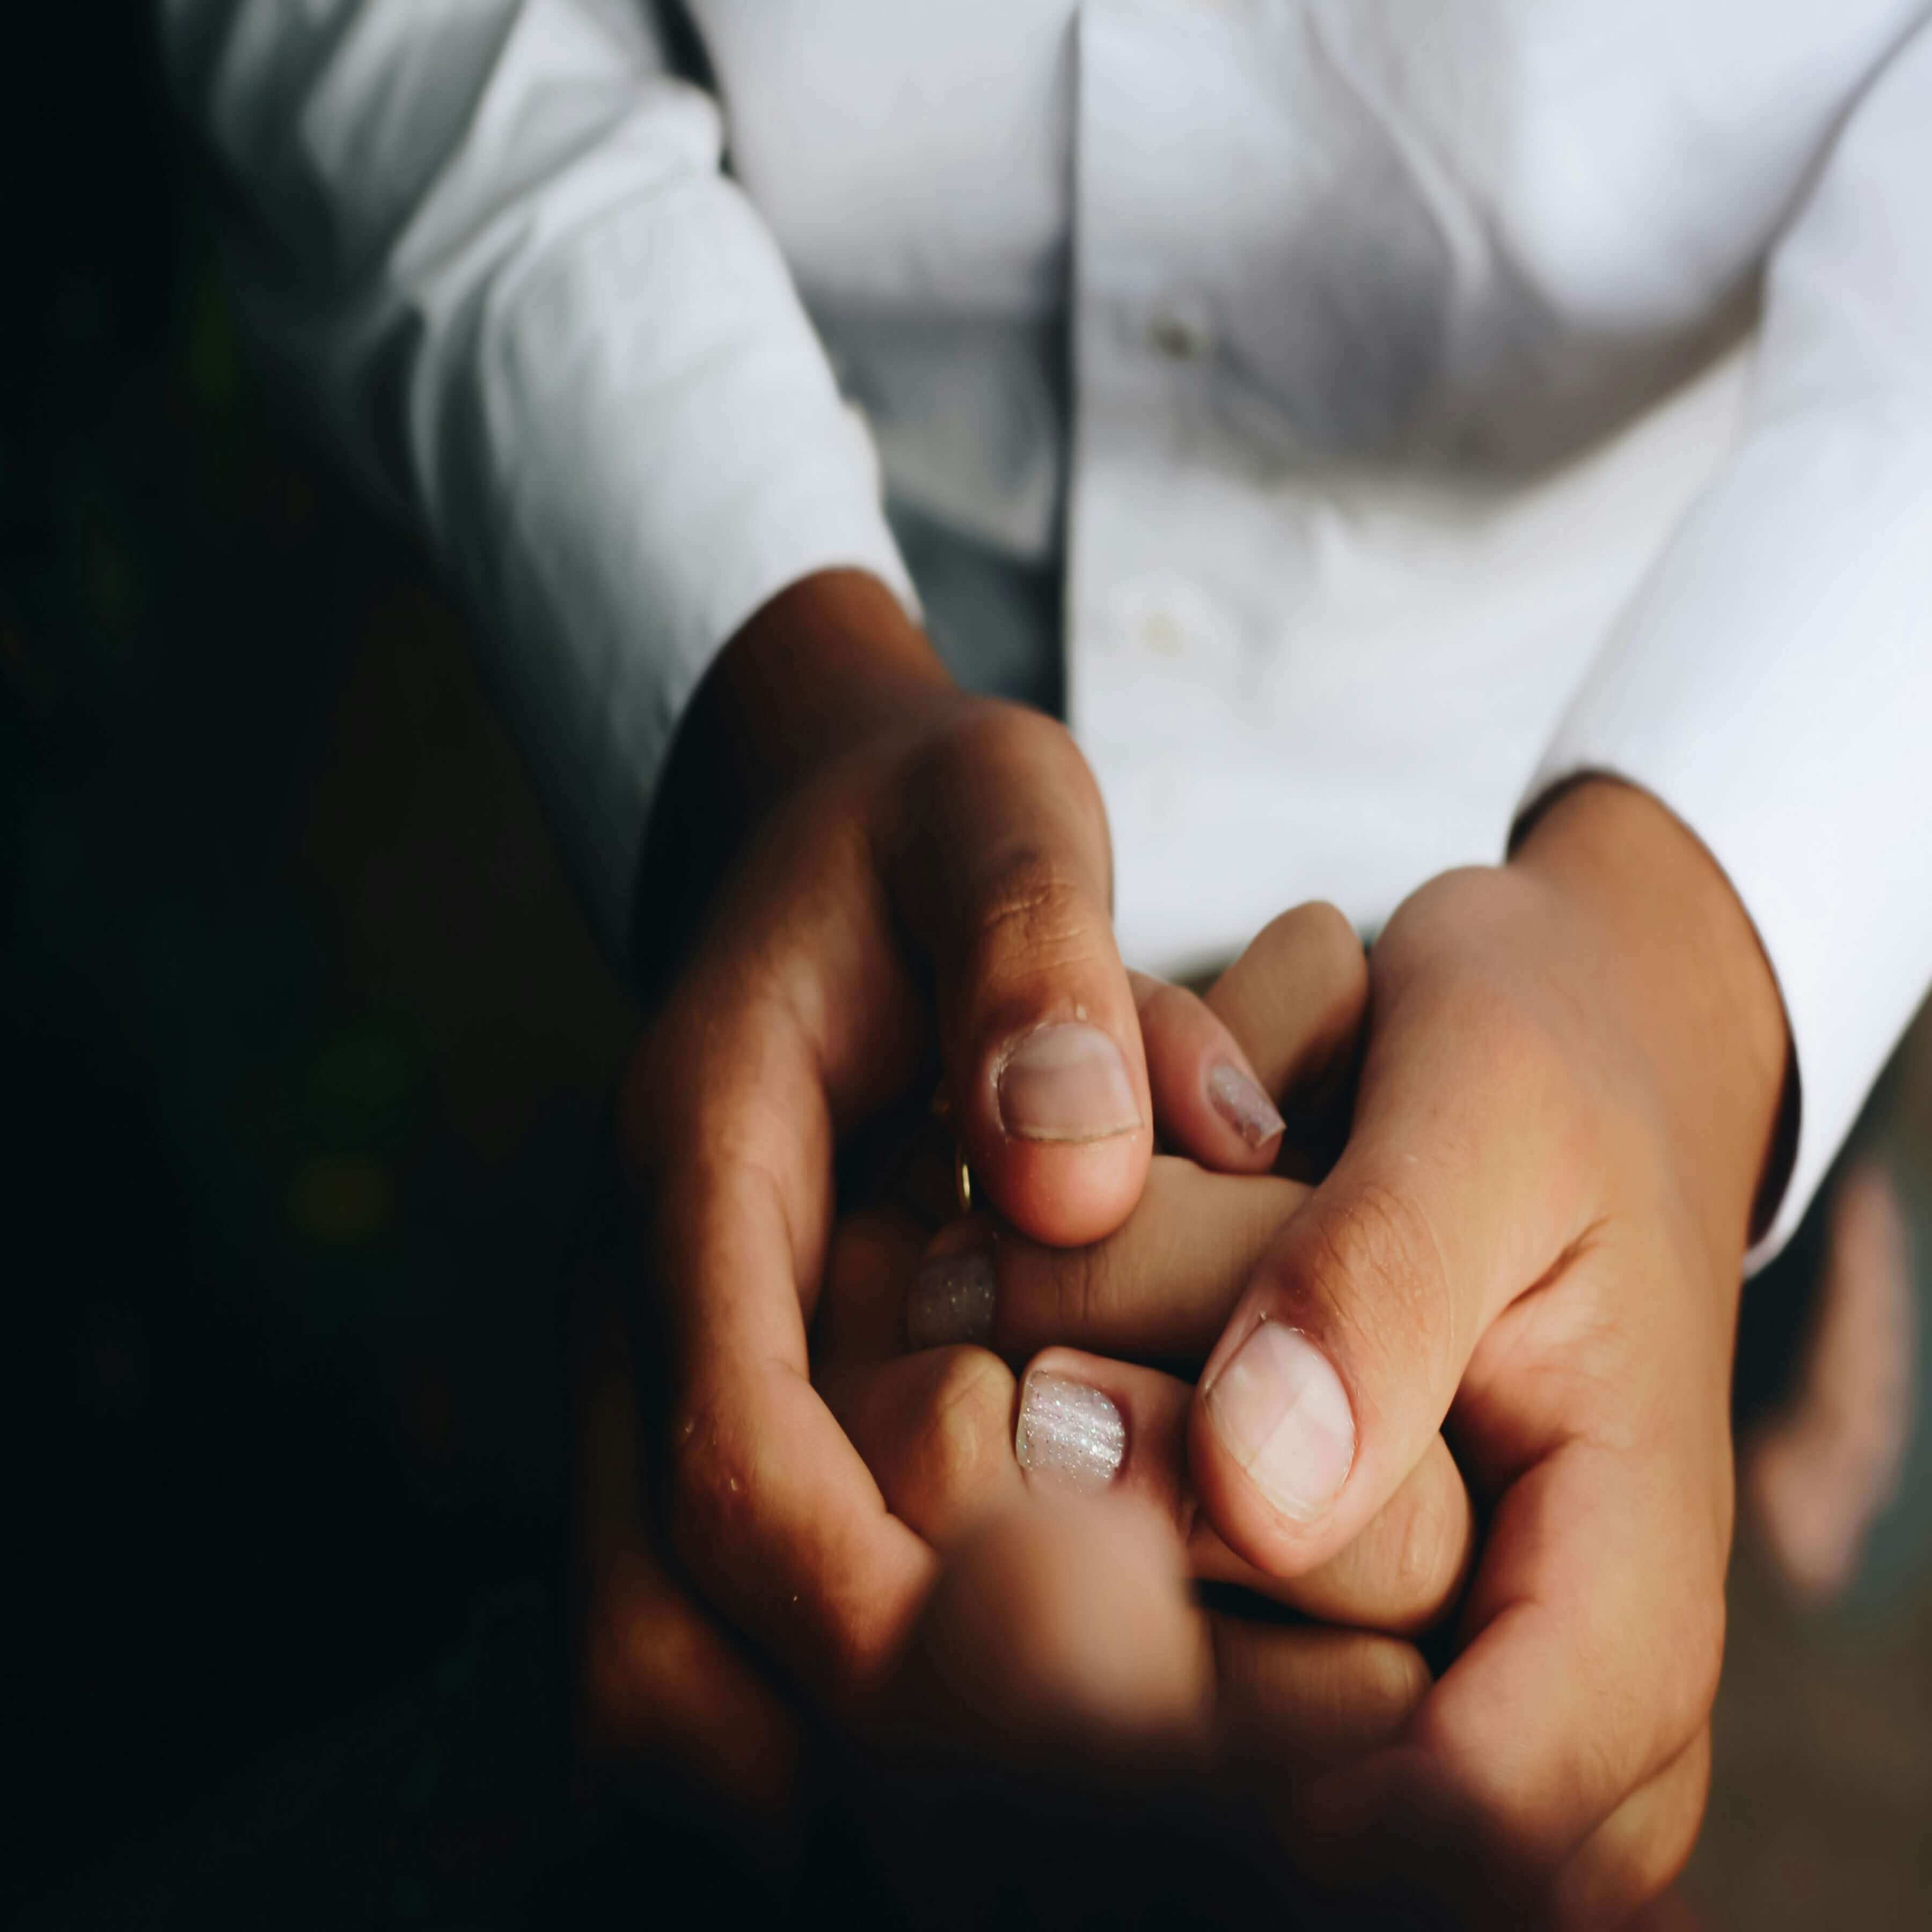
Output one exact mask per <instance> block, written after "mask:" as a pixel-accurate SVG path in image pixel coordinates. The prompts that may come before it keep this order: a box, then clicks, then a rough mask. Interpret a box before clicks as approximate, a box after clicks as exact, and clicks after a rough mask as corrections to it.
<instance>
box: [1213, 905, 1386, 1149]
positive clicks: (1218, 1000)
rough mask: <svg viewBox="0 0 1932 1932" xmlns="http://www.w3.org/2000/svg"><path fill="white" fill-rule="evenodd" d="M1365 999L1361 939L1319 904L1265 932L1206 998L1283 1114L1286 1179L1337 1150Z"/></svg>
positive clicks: (1290, 914) (1338, 916) (1277, 921)
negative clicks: (1284, 1123)
mask: <svg viewBox="0 0 1932 1932" xmlns="http://www.w3.org/2000/svg"><path fill="white" fill-rule="evenodd" d="M1368 999H1369V976H1368V965H1367V959H1366V957H1365V956H1364V953H1363V950H1362V942H1361V938H1360V937H1359V936H1358V935H1357V933H1356V932H1355V928H1354V927H1353V926H1351V925H1350V924H1349V921H1348V919H1347V918H1346V916H1345V915H1344V914H1343V913H1341V912H1340V911H1338V910H1337V909H1336V907H1334V906H1332V905H1328V904H1323V903H1322V902H1320V901H1315V902H1311V903H1310V904H1307V905H1301V906H1297V907H1295V908H1294V910H1292V911H1290V912H1285V913H1283V914H1282V915H1281V916H1280V917H1279V918H1278V919H1274V920H1272V921H1271V922H1270V923H1269V924H1268V925H1267V926H1264V927H1263V928H1262V930H1261V932H1259V933H1258V934H1257V935H1256V936H1255V938H1254V939H1253V941H1251V942H1250V944H1249V946H1248V947H1247V950H1246V951H1245V952H1244V953H1242V955H1241V957H1240V959H1238V960H1236V961H1235V963H1234V965H1232V966H1230V967H1229V968H1228V970H1227V971H1226V972H1225V973H1223V974H1222V976H1221V977H1220V979H1219V980H1217V982H1216V983H1215V984H1214V987H1213V988H1212V989H1211V991H1210V992H1209V993H1208V997H1207V1004H1208V1009H1209V1010H1210V1011H1211V1013H1213V1014H1214V1016H1215V1017H1216V1018H1217V1019H1220V1021H1222V1022H1223V1023H1224V1024H1225V1025H1226V1027H1227V1028H1228V1031H1229V1033H1230V1034H1232V1036H1233V1037H1234V1038H1235V1040H1237V1041H1238V1043H1240V1044H1241V1046H1242V1047H1243V1049H1245V1051H1246V1052H1247V1056H1248V1059H1249V1061H1250V1065H1251V1067H1252V1068H1253V1072H1254V1073H1255V1076H1256V1079H1258V1080H1259V1082H1261V1084H1262V1086H1263V1087H1264V1088H1266V1090H1267V1091H1268V1093H1269V1094H1271V1095H1273V1096H1274V1099H1275V1100H1276V1102H1277V1103H1278V1105H1279V1106H1280V1109H1281V1111H1282V1113H1283V1116H1284V1117H1285V1121H1286V1131H1285V1132H1284V1133H1283V1138H1282V1141H1281V1160H1282V1168H1281V1171H1282V1172H1284V1173H1287V1174H1292V1175H1295V1176H1296V1177H1297V1178H1305V1179H1313V1178H1316V1177H1317V1176H1318V1175H1320V1174H1322V1172H1325V1171H1326V1169H1327V1168H1328V1166H1330V1164H1331V1163H1332V1162H1333V1160H1334V1157H1335V1155H1336V1154H1337V1152H1339V1151H1340V1147H1341V1143H1342V1138H1343V1135H1344V1134H1345V1133H1346V1132H1347V1130H1348V1124H1349V1099H1350V1096H1351V1091H1352V1086H1353V1084H1354V1075H1355V1064H1356V1061H1357V1058H1358V1052H1359V1049H1360V1046H1361V1034H1362V1028H1363V1024H1364V1021H1365V1019H1366V1018H1367V1013H1368Z"/></svg>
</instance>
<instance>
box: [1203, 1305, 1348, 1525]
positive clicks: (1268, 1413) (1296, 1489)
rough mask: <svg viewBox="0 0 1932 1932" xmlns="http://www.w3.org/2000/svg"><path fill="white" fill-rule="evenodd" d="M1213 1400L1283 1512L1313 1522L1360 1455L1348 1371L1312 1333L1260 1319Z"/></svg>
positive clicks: (1241, 1456)
mask: <svg viewBox="0 0 1932 1932" xmlns="http://www.w3.org/2000/svg"><path fill="white" fill-rule="evenodd" d="M1207 1402H1208V1420H1209V1421H1211V1422H1212V1423H1213V1424H1214V1433H1216V1434H1217V1436H1220V1439H1221V1440H1222V1442H1223V1445H1225V1446H1226V1448H1227V1451H1228V1453H1229V1455H1231V1456H1232V1457H1234V1459H1235V1461H1236V1462H1237V1463H1240V1465H1241V1467H1242V1468H1243V1469H1245V1470H1247V1472H1248V1474H1249V1475H1250V1476H1251V1477H1252V1478H1253V1479H1254V1482H1255V1485H1256V1487H1257V1488H1258V1489H1259V1490H1260V1491H1261V1492H1262V1494H1263V1495H1264V1496H1266V1497H1267V1498H1268V1501H1269V1502H1271V1503H1273V1504H1274V1506H1275V1508H1277V1509H1278V1510H1280V1511H1281V1513H1282V1514H1283V1515H1284V1516H1286V1517H1292V1518H1293V1519H1294V1520H1295V1522H1297V1523H1310V1522H1313V1520H1314V1519H1315V1518H1316V1517H1319V1515H1321V1514H1322V1511H1324V1510H1325V1509H1327V1508H1328V1505H1330V1504H1331V1503H1332V1502H1334V1500H1335V1499H1336V1498H1337V1496H1340V1494H1341V1493H1342V1485H1343V1484H1344V1483H1346V1481H1348V1480H1349V1467H1350V1466H1351V1465H1352V1463H1354V1461H1355V1417H1354V1416H1353V1415H1352V1414H1351V1413H1350V1412H1349V1398H1348V1396H1347V1394H1346V1393H1345V1392H1344V1391H1343V1387H1342V1381H1341V1378H1340V1376H1337V1374H1336V1373H1335V1371H1334V1368H1333V1367H1331V1365H1330V1364H1329V1361H1328V1357H1327V1356H1325V1355H1323V1354H1322V1352H1321V1350H1320V1349H1318V1348H1316V1346H1315V1345H1314V1344H1313V1343H1312V1342H1310V1340H1308V1338H1307V1337H1306V1336H1305V1335H1303V1334H1300V1333H1299V1332H1298V1331H1296V1330H1295V1329H1293V1328H1283V1326H1282V1325H1281V1324H1280V1322H1262V1323H1261V1324H1260V1325H1259V1327H1257V1328H1256V1330H1255V1331H1254V1333H1253V1334H1252V1335H1250V1337H1248V1339H1247V1340H1246V1341H1245V1342H1244V1343H1242V1344H1241V1347H1240V1348H1239V1349H1237V1350H1236V1351H1235V1356H1234V1359H1233V1360H1232V1361H1230V1362H1229V1364H1228V1365H1227V1367H1226V1368H1224V1369H1223V1370H1222V1371H1221V1373H1220V1374H1219V1375H1218V1376H1216V1377H1215V1378H1214V1385H1213V1386H1212V1387H1211V1388H1209V1390H1208V1395H1207Z"/></svg>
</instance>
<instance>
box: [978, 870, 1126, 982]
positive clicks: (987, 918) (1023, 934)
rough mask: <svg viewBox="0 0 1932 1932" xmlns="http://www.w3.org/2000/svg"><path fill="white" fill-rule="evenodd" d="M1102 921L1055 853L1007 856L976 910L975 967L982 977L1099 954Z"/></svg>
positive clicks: (1081, 888)
mask: <svg viewBox="0 0 1932 1932" xmlns="http://www.w3.org/2000/svg"><path fill="white" fill-rule="evenodd" d="M1099 931H1100V922H1099V921H1098V919H1097V913H1096V909H1095V907H1094V903H1093V901H1092V900H1091V898H1090V897H1089V895H1088V892H1087V891H1086V889H1085V887H1084V886H1082V884H1081V883H1080V882H1079V880H1077V879H1076V878H1075V877H1073V874H1072V873H1070V871H1068V870H1067V868H1066V867H1065V866H1064V865H1063V864H1062V863H1061V861H1060V860H1059V859H1057V858H1056V857H1055V856H1054V855H1053V854H1052V853H1049V852H1047V851H1046V850H1043V849H1042V848H1041V847H1038V846H1035V845H1026V846H1022V847H1019V848H1017V849H1016V850H1012V851H1010V852H1008V853H1006V854H1004V856H1003V857H1002V859H1001V862H1000V867H999V869H998V872H997V873H996V874H995V876H994V877H993V878H992V880H991V882H990V883H989V885H988V886H987V887H986V889H985V892H984V893H983V895H982V897H981V898H980V902H979V904H977V907H975V908H974V916H973V923H972V933H973V938H972V940H971V947H970V954H969V959H970V966H971V970H972V971H973V972H974V974H975V975H976V976H984V975H986V974H991V973H992V972H994V971H998V970H1004V971H1011V969H1012V968H1013V964H1014V962H1015V961H1016V959H1019V960H1023V961H1025V963H1026V965H1028V967H1029V968H1034V969H1038V968H1043V967H1050V966H1054V965H1064V964H1067V963H1069V962H1073V961H1076V960H1079V959H1084V958H1087V957H1089V956H1092V955H1093V954H1094V953H1095V952H1096V951H1097V942H1098V934H1099Z"/></svg>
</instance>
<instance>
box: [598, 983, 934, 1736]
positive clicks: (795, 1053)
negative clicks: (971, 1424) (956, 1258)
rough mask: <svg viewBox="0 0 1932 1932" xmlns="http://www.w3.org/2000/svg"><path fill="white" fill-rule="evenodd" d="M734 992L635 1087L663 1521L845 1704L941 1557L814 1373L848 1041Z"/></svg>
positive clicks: (744, 1620)
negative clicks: (664, 1488)
mask: <svg viewBox="0 0 1932 1932" xmlns="http://www.w3.org/2000/svg"><path fill="white" fill-rule="evenodd" d="M699 983H703V982H702V980H700V982H699ZM735 992H736V989H735V988H733V987H732V986H730V984H729V983H728V981H727V984H726V985H725V986H724V989H722V994H723V995H724V996H727V997H725V998H724V1010H722V1011H719V1010H717V1009H716V1008H715V1007H714V1008H712V1009H710V1010H702V1009H700V1010H699V1011H697V1013H694V1014H685V1013H673V1016H672V1019H673V1022H675V1024H674V1025H670V1026H669V1027H668V1028H661V1029H660V1031H659V1033H658V1041H659V1043H660V1046H661V1051H659V1052H658V1053H657V1054H656V1055H655V1056H654V1057H653V1058H651V1059H649V1060H648V1061H643V1062H640V1073H639V1074H638V1076H637V1082H636V1084H635V1085H634V1089H633V1092H632V1094H631V1097H630V1098H631V1107H632V1109H633V1110H634V1118H637V1119H638V1120H639V1121H640V1127H639V1130H638V1133H637V1139H640V1141H643V1142H644V1143H645V1145H646V1150H647V1153H648V1154H649V1156H651V1157H654V1159H655V1163H656V1166H655V1172H653V1173H652V1175H651V1176H650V1182H651V1196H652V1229H651V1232H652V1244H651V1247H652V1255H651V1265H652V1277H653V1279H654V1280H655V1281H656V1282H657V1283H659V1284H661V1288H662V1290H663V1301H662V1312H663V1313H664V1316H665V1318H666V1319H665V1325H664V1326H665V1333H664V1337H663V1338H662V1353H663V1360H664V1367H665V1371H666V1377H667V1383H668V1389H669V1404H668V1406H669V1418H668V1421H669V1430H668V1438H667V1454H666V1458H665V1462H664V1476H665V1479H666V1481H667V1485H668V1494H667V1511H668V1514H667V1521H668V1524H669V1527H670V1532H671V1536H672V1540H673V1545H674V1547H675V1548H676V1552H677V1554H678V1556H679V1559H681V1561H682V1563H683V1565H684V1566H685V1569H686V1571H688V1573H689V1574H690V1575H691V1577H692V1578H693V1580H694V1582H695V1583H697V1586H698V1587H699V1589H700V1590H701V1591H702V1592H703V1594H704V1595H705V1596H706V1598H707V1599H708V1600H709V1601H710V1603H711V1604H713V1605H714V1606H715V1607H717V1608H718V1610H721V1612H722V1613H724V1615H725V1616H727V1618H729V1619H730V1620H731V1621H732V1622H733V1623H734V1624H735V1625H737V1627H738V1628H739V1629H740V1630H742V1631H744V1632H745V1634H748V1636H750V1637H751V1638H753V1639H754V1640H755V1641H756V1642H757V1643H759V1644H760V1645H761V1646H763V1647H765V1648H766V1649H767V1650H768V1651H769V1653H770V1654H771V1655H772V1656H773V1657H774V1658H775V1659H776V1660H777V1661H778V1662H779V1663H780V1664H781V1665H782V1666H783V1667H784V1668H785V1669H786V1670H788V1671H790V1672H791V1673H793V1675H794V1676H795V1678H796V1681H798V1682H800V1683H801V1684H802V1685H805V1686H806V1687H807V1688H809V1689H810V1690H811V1691H812V1692H814V1694H817V1695H818V1696H820V1697H824V1698H829V1699H832V1700H835V1701H836V1700H840V1699H842V1698H844V1697H847V1696H849V1695H850V1694H852V1693H853V1691H855V1690H856V1689H858V1688H860V1687H862V1685H865V1684H866V1683H868V1682H871V1680H872V1679H874V1677H875V1676H876V1675H877V1673H878V1671H879V1670H880V1669H882V1668H883V1666H884V1665H885V1664H886V1662H887V1661H889V1659H890V1658H892V1656H893V1655H895V1653H896V1652H897V1650H898V1648H899V1646H901V1644H902V1643H903V1641H904V1638H905V1636H906V1634H907V1632H908V1631H909V1630H910V1622H911V1619H912V1618H913V1615H914V1614H915V1613H916V1610H917V1608H918V1606H919V1602H920V1601H922V1598H923V1596H924V1594H925V1592H926V1589H927V1587H928V1586H929V1583H930V1580H931V1577H932V1556H931V1553H930V1552H929V1551H928V1550H926V1549H925V1547H923V1546H922V1544H919V1541H918V1539H917V1538H916V1537H914V1536H913V1535H912V1533H911V1532H910V1531H908V1530H907V1529H906V1528H905V1526H904V1525H903V1524H902V1523H899V1522H898V1521H896V1520H895V1519H894V1518H893V1517H892V1516H891V1515H890V1514H889V1512H888V1511H886V1507H885V1504H884V1501H883V1499H882V1498H881V1497H880V1494H879V1491H878V1489H877V1485H876V1484H874V1482H873V1481H872V1480H871V1477H870V1476H869V1475H868V1474H867V1472H866V1471H865V1465H864V1463H862V1461H861V1460H860V1459H859V1456H858V1454H857V1452H856V1451H855V1450H853V1448H852V1446H851V1445H850V1442H848V1441H847V1439H846V1437H845V1435H844V1432H843V1431H842V1430H841V1429H840V1428H839V1427H838V1424H837V1423H836V1422H835V1421H834V1420H833V1418H832V1415H831V1414H830V1413H829V1411H828V1410H827V1409H826V1407H825V1406H824V1404H823V1402H822V1401H821V1400H820V1398H819V1397H818V1395H817V1393H816V1392H815V1391H814V1390H813V1389H812V1388H811V1384H810V1382H809V1379H808V1365H807V1360H806V1351H805V1315H806V1310H807V1307H808V1304H809V1302H810V1301H811V1299H812V1298H813V1297H814V1295H815V1292H816V1289H817V1281H818V1274H819V1259H820V1256H821V1255H822V1253H823V1249H824V1245H825V1241H826V1229H827V1225H828V1223H829V1216H830V1212H831V1205H832V1204H831V1148H832V1108H833V1106H834V1105H835V1103H836V1102H837V1100H838V1098H839V1095H838V1091H837V1089H836V1088H835V1086H829V1085H828V1082H827V1079H826V1067H827V1066H828V1065H833V1066H835V1065H838V1064H843V1057H844V1056H843V1045H842V1043H834V1044H835V1045H837V1046H840V1049H841V1050H840V1055H839V1056H838V1058H831V1057H829V1056H828V1055H827V1053H826V1050H825V1044H824V1042H823V1040H822V1039H814V1037H811V1034H810V1033H809V1032H808V1031H807V1030H805V1029H804V1028H802V1027H801V1026H800V1025H799V1023H798V1022H797V1021H796V1018H795V1017H794V1014H795V1010H796V1003H795V1002H776V1003H775V1002H772V1001H766V1000H764V999H762V998H760V997H759V996H757V995H751V996H749V997H746V998H743V999H742V1000H737V1001H733V999H731V998H730V997H728V996H730V995H733V994H734V993H735ZM774 1006H776V1008H777V1010H772V1009H773V1007H774ZM842 1023H843V1022H842V1021H841V1024H842ZM639 1089H641V1091H639Z"/></svg>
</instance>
